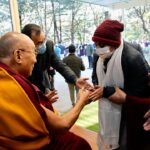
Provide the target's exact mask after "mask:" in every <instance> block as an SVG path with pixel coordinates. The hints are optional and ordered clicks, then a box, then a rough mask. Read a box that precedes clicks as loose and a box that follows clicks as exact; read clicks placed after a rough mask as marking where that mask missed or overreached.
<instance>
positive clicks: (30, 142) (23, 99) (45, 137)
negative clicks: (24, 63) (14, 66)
mask: <svg viewBox="0 0 150 150" xmlns="http://www.w3.org/2000/svg"><path fill="white" fill-rule="evenodd" d="M49 143H50V137H49V132H48V130H47V128H46V126H45V123H44V121H43V119H42V117H41V116H40V114H39V112H38V111H37V110H36V108H35V106H34V105H33V103H32V102H31V101H30V99H29V97H28V95H27V94H26V92H25V91H24V90H23V88H22V87H21V86H20V84H19V83H18V82H17V81H16V80H15V79H14V78H13V77H12V76H10V75H9V74H8V73H7V72H6V71H5V70H4V69H3V68H1V67H0V149H1V150H3V149H16V150H24V149H25V150H32V149H35V150H38V149H40V148H41V147H43V146H45V145H47V144H49Z"/></svg>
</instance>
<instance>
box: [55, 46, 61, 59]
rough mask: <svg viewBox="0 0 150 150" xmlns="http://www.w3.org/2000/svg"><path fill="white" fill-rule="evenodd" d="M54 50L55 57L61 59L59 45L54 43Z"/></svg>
mask: <svg viewBox="0 0 150 150" xmlns="http://www.w3.org/2000/svg"><path fill="white" fill-rule="evenodd" d="M54 51H55V53H56V55H57V57H58V58H59V59H61V49H60V48H59V46H58V45H57V44H56V45H55V47H54Z"/></svg>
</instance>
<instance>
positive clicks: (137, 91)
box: [94, 42, 150, 150]
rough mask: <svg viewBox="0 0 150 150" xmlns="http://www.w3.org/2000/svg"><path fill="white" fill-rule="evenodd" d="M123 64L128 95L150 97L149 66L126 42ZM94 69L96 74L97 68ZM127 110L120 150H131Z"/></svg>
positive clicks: (123, 115) (123, 120)
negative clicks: (127, 129)
mask: <svg viewBox="0 0 150 150" xmlns="http://www.w3.org/2000/svg"><path fill="white" fill-rule="evenodd" d="M97 60H98V59H97ZM96 63H97V62H96ZM96 63H95V65H96ZM121 63H122V69H123V75H124V89H122V90H123V91H124V92H125V93H126V94H127V95H132V96H137V97H148V96H149V95H150V94H149V87H148V66H147V64H146V61H145V59H144V57H143V56H142V55H141V53H140V52H139V51H137V50H136V49H135V48H133V46H131V45H130V44H128V43H126V42H124V47H123V52H122V58H121ZM106 66H107V65H106ZM106 66H105V67H106ZM94 67H95V73H96V66H94ZM95 75H96V74H95ZM109 88H111V87H108V90H109ZM127 109H128V108H127V107H125V105H123V107H122V116H121V125H120V145H121V149H120V150H128V149H129V148H127V146H128V141H127V138H126V134H125V133H128V132H127V131H126V124H127V120H128V117H129V116H127V115H126V113H125V112H126V111H127ZM133 121H134V120H133Z"/></svg>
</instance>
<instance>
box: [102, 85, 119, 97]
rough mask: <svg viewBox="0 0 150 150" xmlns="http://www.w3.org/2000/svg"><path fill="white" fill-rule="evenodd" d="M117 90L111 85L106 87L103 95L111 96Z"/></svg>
mask: <svg viewBox="0 0 150 150" xmlns="http://www.w3.org/2000/svg"><path fill="white" fill-rule="evenodd" d="M115 92H116V90H115V88H114V87H110V86H107V87H104V90H103V97H105V98H108V97H109V96H111V95H112V94H114V93H115Z"/></svg>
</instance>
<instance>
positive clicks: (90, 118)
mask: <svg viewBox="0 0 150 150" xmlns="http://www.w3.org/2000/svg"><path fill="white" fill-rule="evenodd" d="M76 124H77V125H79V126H81V127H84V128H87V129H90V130H93V131H96V132H98V130H99V125H98V102H93V103H91V104H89V105H87V106H86V107H84V109H83V110H82V112H81V114H80V116H79V118H78V120H77V122H76Z"/></svg>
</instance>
